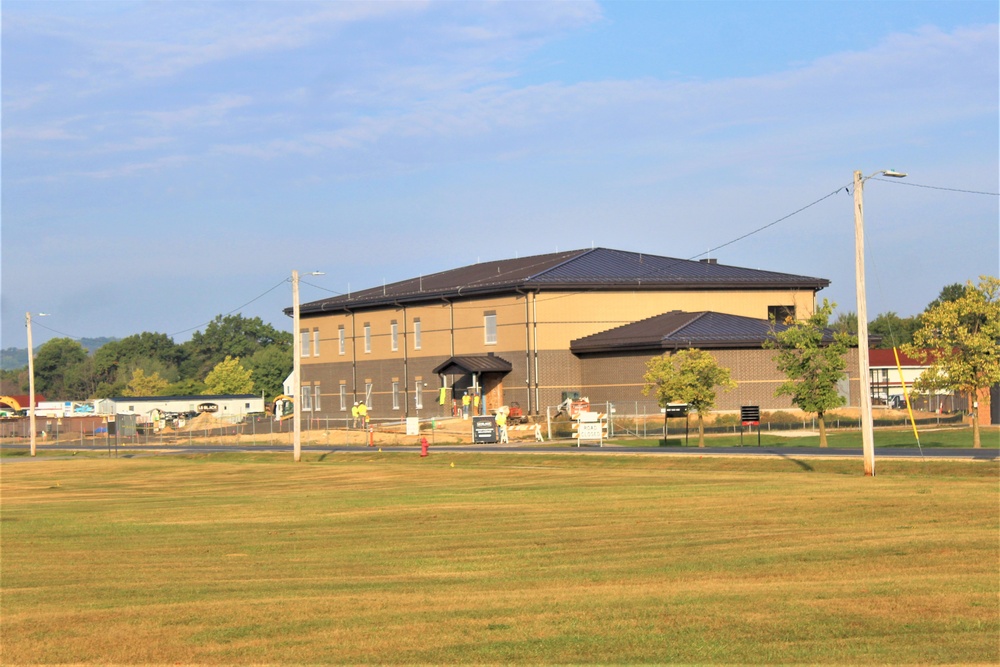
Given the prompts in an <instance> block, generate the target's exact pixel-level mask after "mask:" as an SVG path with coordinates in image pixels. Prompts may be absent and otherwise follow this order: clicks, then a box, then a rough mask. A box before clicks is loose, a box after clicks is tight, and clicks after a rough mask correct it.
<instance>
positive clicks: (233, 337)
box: [183, 315, 292, 378]
mask: <svg viewBox="0 0 1000 667" xmlns="http://www.w3.org/2000/svg"><path fill="white" fill-rule="evenodd" d="M272 345H278V346H280V347H287V348H288V349H289V350H290V349H291V348H292V334H291V333H289V332H287V331H278V330H277V329H275V328H274V327H272V326H271V325H269V324H265V323H264V321H263V320H261V319H260V318H259V317H254V318H245V317H243V316H242V315H226V316H222V315H218V316H216V318H215V319H214V320H212V322H210V323H209V324H208V326H207V327H205V332H204V333H202V332H201V331H196V332H195V333H194V335H193V336H191V340H189V341H188V342H186V343H185V344H184V349H185V351H186V352H187V353H188V355H189V361H188V362H187V364H186V366H185V367H184V369H183V370H184V372H183V376H184V377H196V378H204V377H206V376H207V374H208V372H209V371H210V370H211V369H213V368H214V367H215V366H216V365H217V364H218V363H219V362H221V361H222V360H223V359H225V358H226V357H227V356H232V357H239V358H241V359H249V358H250V357H252V356H253V355H254V353H256V352H257V351H258V350H261V349H263V348H265V347H270V346H272Z"/></svg>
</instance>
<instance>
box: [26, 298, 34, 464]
mask: <svg viewBox="0 0 1000 667" xmlns="http://www.w3.org/2000/svg"><path fill="white" fill-rule="evenodd" d="M24 325H25V326H26V327H28V428H29V429H30V434H29V436H28V437H29V439H30V440H31V455H32V456H34V455H35V347H34V345H32V342H31V313H30V312H29V313H25V314H24Z"/></svg>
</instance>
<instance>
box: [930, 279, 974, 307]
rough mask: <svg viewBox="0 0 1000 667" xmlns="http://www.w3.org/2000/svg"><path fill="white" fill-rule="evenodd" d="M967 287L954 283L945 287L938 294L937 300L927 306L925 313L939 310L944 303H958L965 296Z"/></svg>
mask: <svg viewBox="0 0 1000 667" xmlns="http://www.w3.org/2000/svg"><path fill="white" fill-rule="evenodd" d="M965 289H966V286H965V285H963V284H962V283H952V284H951V285H945V286H944V287H942V288H941V293H940V294H938V296H937V298H936V299H934V300H933V301H931V302H930V303H929V304H927V307H926V308H924V312H927V311H928V310H932V309H934V308H937V307H938V306H940V305H941V304H943V303H948V302H949V301H957V300H959V299H961V298H962V297H963V296H964V295H965Z"/></svg>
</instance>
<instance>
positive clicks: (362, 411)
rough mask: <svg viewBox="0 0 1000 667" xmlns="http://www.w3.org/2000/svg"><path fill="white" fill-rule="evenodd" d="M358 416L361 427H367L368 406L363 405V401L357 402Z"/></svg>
mask: <svg viewBox="0 0 1000 667" xmlns="http://www.w3.org/2000/svg"><path fill="white" fill-rule="evenodd" d="M358 417H360V418H361V427H362V428H367V427H368V406H367V405H365V402H364V401H361V403H359V404H358Z"/></svg>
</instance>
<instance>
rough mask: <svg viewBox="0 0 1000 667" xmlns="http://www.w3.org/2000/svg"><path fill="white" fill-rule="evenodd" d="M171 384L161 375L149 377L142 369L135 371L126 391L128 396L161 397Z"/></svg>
mask: <svg viewBox="0 0 1000 667" xmlns="http://www.w3.org/2000/svg"><path fill="white" fill-rule="evenodd" d="M168 384H169V383H168V382H167V381H166V380H164V379H163V378H161V377H160V374H159V373H153V374H152V375H147V374H146V372H145V371H144V370H142V369H141V368H137V369H135V371H134V372H133V373H132V379H131V381H129V383H128V387H127V388H126V389H125V395H126V396H160V395H161V394H162V393H163V390H164V389H166V388H167V385H168Z"/></svg>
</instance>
